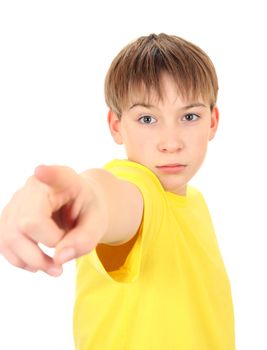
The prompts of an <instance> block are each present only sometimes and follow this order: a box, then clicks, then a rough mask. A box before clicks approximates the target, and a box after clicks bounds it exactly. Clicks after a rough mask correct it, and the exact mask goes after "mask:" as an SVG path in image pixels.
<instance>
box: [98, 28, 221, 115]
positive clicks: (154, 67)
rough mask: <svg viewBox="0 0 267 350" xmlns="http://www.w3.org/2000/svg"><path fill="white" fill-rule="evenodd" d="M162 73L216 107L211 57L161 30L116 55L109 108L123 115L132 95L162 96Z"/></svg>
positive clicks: (189, 94)
mask: <svg viewBox="0 0 267 350" xmlns="http://www.w3.org/2000/svg"><path fill="white" fill-rule="evenodd" d="M162 73H167V74H169V75H170V76H172V77H173V79H174V81H175V83H176V84H177V88H178V91H179V94H180V95H181V96H183V97H184V98H187V99H191V100H194V99H195V98H199V97H201V98H202V99H203V100H205V101H206V102H207V103H209V105H210V107H211V109H212V108H213V107H214V106H215V104H216V100H217V93H218V81H217V76H216V71H215V68H214V66H213V64H212V62H211V60H210V59H209V57H208V56H207V55H206V53H205V52H204V51H202V50H201V49H200V48H199V47H197V46H196V45H194V44H192V43H190V42H188V41H186V40H184V39H182V38H180V37H177V36H174V35H167V34H164V33H162V34H159V35H156V34H151V35H149V36H143V37H140V38H138V39H137V40H136V41H134V42H132V43H130V44H129V45H127V46H126V47H125V48H124V49H122V50H121V51H120V52H119V54H118V55H117V56H116V57H115V59H114V60H113V62H112V63H111V66H110V68H109V70H108V73H107V76H106V80H105V98H106V103H107V105H108V107H109V108H110V109H111V110H112V111H113V112H114V113H115V114H116V115H117V116H118V117H120V116H121V114H122V111H123V110H124V109H125V108H126V107H127V106H128V105H129V104H130V103H131V97H132V95H133V94H136V93H139V94H140V93H142V95H145V96H146V97H149V95H150V93H151V92H152V91H153V92H156V94H157V96H158V97H159V98H161V97H162V86H161V77H162Z"/></svg>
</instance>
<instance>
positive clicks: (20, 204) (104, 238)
mask: <svg viewBox="0 0 267 350" xmlns="http://www.w3.org/2000/svg"><path fill="white" fill-rule="evenodd" d="M142 213H143V199H142V195H141V193H140V192H139V190H138V189H137V188H136V187H135V186H134V185H132V184H131V183H128V182H126V181H122V180H119V179H117V178H116V177H115V176H113V175H112V174H110V173H108V172H107V171H105V170H102V169H92V170H89V171H87V172H85V173H83V174H81V175H78V174H77V173H75V172H74V171H73V170H72V169H70V168H67V167H59V166H49V167H47V166H40V167H38V168H37V169H36V171H35V175H34V176H32V177H31V178H29V180H28V181H27V182H26V184H25V186H24V187H23V188H22V189H20V190H19V191H18V192H16V193H15V195H14V196H13V198H12V199H11V201H10V202H9V204H8V205H7V206H6V207H5V209H4V210H3V213H2V216H1V220H0V252H1V253H2V254H3V255H4V256H5V257H6V259H7V260H8V261H9V262H10V263H12V264H13V265H15V266H18V267H21V268H25V269H28V270H30V271H37V270H43V271H45V272H47V273H49V274H51V275H54V276H56V275H59V274H60V273H61V271H62V267H61V265H62V264H63V263H65V262H66V261H68V260H70V259H73V258H76V257H79V256H81V255H83V254H86V253H88V252H90V251H91V250H92V249H93V248H95V247H96V245H97V244H98V243H106V244H121V243H123V242H126V241H128V240H130V239H131V238H132V237H133V236H134V234H135V233H136V231H137V230H138V227H139V225H140V223H141V220H142ZM39 243H42V244H44V245H46V246H48V247H54V248H55V255H54V258H51V257H49V256H47V255H46V254H45V253H44V252H43V251H42V250H41V248H40V246H39Z"/></svg>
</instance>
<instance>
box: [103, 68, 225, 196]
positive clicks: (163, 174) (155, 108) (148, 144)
mask: <svg viewBox="0 0 267 350" xmlns="http://www.w3.org/2000/svg"><path fill="white" fill-rule="evenodd" d="M162 84H163V85H162V87H163V90H162V91H163V92H164V95H163V98H162V100H159V99H158V98H157V96H156V95H153V94H151V96H150V99H149V103H148V102H147V101H145V99H143V100H142V96H141V95H139V96H134V97H133V98H132V103H131V104H130V105H129V106H128V108H127V109H125V110H124V111H123V113H122V116H121V118H120V119H119V118H118V117H117V116H116V115H115V114H114V113H112V112H110V113H109V117H108V121H109V127H110V130H111V133H112V136H113V138H114V140H115V142H116V143H118V144H124V146H125V149H126V153H127V156H128V159H129V160H131V161H134V162H137V163H140V164H142V165H144V166H146V167H147V168H149V169H150V170H152V171H153V173H155V174H156V175H157V177H158V178H159V180H160V182H161V184H162V186H163V188H164V189H165V190H166V191H169V192H173V193H176V194H178V195H185V194H186V186H187V183H188V181H189V180H190V179H191V178H192V177H193V176H194V175H195V173H196V172H197V171H198V169H199V168H200V166H201V164H202V162H203V160H204V158H205V154H206V151H207V146H208V142H209V140H211V139H212V138H213V137H214V135H215V133H216V130H217V126H218V119H219V114H218V110H217V108H216V107H215V108H214V109H213V111H211V110H210V106H209V104H208V103H207V102H204V101H203V100H202V99H198V100H194V101H188V100H183V99H182V98H181V96H179V94H178V93H177V86H176V84H175V83H174V81H173V80H172V79H171V78H170V77H169V76H168V75H166V74H165V75H163V76H162Z"/></svg>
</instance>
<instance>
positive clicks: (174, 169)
mask: <svg viewBox="0 0 267 350" xmlns="http://www.w3.org/2000/svg"><path fill="white" fill-rule="evenodd" d="M156 168H157V169H159V170H160V171H161V172H163V173H166V174H176V173H179V172H181V171H183V170H184V169H185V168H186V165H185V164H179V163H175V164H164V165H158V166H157V167H156Z"/></svg>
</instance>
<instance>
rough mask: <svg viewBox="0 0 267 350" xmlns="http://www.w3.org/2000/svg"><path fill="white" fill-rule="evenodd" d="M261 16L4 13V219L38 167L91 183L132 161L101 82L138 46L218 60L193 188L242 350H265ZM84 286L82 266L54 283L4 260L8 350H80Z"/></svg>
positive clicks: (0, 91) (89, 9)
mask: <svg viewBox="0 0 267 350" xmlns="http://www.w3.org/2000/svg"><path fill="white" fill-rule="evenodd" d="M263 4H264V1H262V2H261V1H259V0H255V1H251V2H250V1H245V0H243V1H229V2H226V1H216V0H214V1H212V0H211V1H208V0H206V1H203V0H202V1H193V0H188V1H178V0H176V1H170V0H165V1H161V2H158V3H157V2H156V1H155V0H154V1H150V0H146V1H131V2H128V1H114V0H113V1H106V2H105V1H103V0H98V1H91V2H89V1H67V0H65V1H57V0H52V1H51V0H46V1H38V0H32V1H28V0H23V1H12V0H7V1H1V2H0V159H1V172H0V207H1V208H2V207H3V206H4V205H5V203H6V202H7V201H8V199H9V198H10V196H11V195H12V193H13V192H14V191H15V190H16V189H17V188H18V187H19V186H21V185H22V184H23V183H24V181H25V180H26V178H27V177H28V176H29V175H31V174H32V172H33V170H34V168H35V166H36V165H38V164H42V163H45V164H66V165H69V166H72V167H73V168H74V169H76V170H77V171H82V170H85V169H87V168H90V167H99V166H102V165H103V164H104V163H105V162H107V161H109V160H110V159H112V158H120V157H123V156H124V153H123V150H122V149H121V148H120V147H119V146H116V145H114V144H113V141H112V139H111V137H110V135H109V131H108V128H107V126H106V114H107V107H106V105H105V102H104V96H103V82H104V76H105V73H106V71H107V69H108V66H109V64H110V62H111V60H112V59H113V57H114V56H115V55H116V54H117V53H118V51H119V50H120V49H121V48H122V47H123V46H125V45H126V44H127V43H128V42H129V41H131V40H133V39H135V38H137V37H138V36H140V35H147V34H150V33H152V32H156V33H159V32H166V33H168V34H176V35H179V36H182V37H184V38H185V39H188V40H190V41H192V42H194V43H196V44H198V45H199V46H200V47H201V48H203V49H204V50H205V51H206V52H207V53H208V54H209V56H210V57H211V59H212V60H213V62H214V64H215V66H216V68H217V73H218V76H219V82H220V94H219V100H218V105H219V108H220V112H221V123H220V128H219V131H218V134H217V136H216V139H215V140H214V141H212V142H211V144H210V150H209V154H208V157H207V160H206V162H205V164H204V166H203V168H202V170H201V171H200V173H199V174H198V175H197V176H196V177H195V178H194V179H193V181H192V183H193V184H194V185H196V186H198V187H199V188H200V189H201V190H202V192H203V193H204V195H205V197H206V199H207V202H208V204H209V207H210V211H211V214H212V216H213V220H214V225H215V227H216V231H217V236H218V240H219V244H220V247H221V251H222V255H223V257H224V261H225V265H226V267H227V270H228V274H229V277H230V280H231V284H232V293H233V299H234V306H235V319H236V339H237V349H238V350H251V349H253V350H254V349H255V350H264V349H265V350H266V349H267V339H266V327H267V302H266V295H267V285H266V267H267V258H266V245H265V242H266V239H265V236H266V233H267V230H266V228H267V225H266V197H267V190H266V176H267V171H266V166H265V163H266V150H267V140H266V125H267V123H266V118H267V111H266V110H267V108H266V78H267V68H266V62H267V54H266V34H265V32H266V29H267V28H266V27H267V24H266V16H265V13H266V11H265V10H264V8H263ZM74 279H75V274H74V263H69V264H67V265H66V266H65V271H64V274H63V275H62V277H60V278H51V277H48V276H46V275H45V274H43V273H37V274H31V273H29V272H25V271H22V270H19V269H16V268H14V267H13V266H11V265H9V264H8V263H7V262H6V261H5V260H4V259H3V258H2V257H0V283H1V285H0V349H5V350H15V349H30V350H33V349H39V350H44V349H46V350H47V349H58V350H59V349H64V350H72V349H73V340H72V307H73V298H74ZM207 350H211V349H207ZM212 350H213V349H212Z"/></svg>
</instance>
